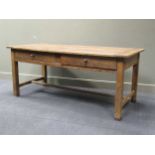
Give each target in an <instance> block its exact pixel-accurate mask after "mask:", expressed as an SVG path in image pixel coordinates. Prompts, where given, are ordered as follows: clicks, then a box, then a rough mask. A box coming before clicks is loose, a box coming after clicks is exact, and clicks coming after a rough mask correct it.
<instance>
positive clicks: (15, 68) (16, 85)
mask: <svg viewBox="0 0 155 155" xmlns="http://www.w3.org/2000/svg"><path fill="white" fill-rule="evenodd" d="M11 60H12V78H13V95H14V96H20V89H19V71H18V62H17V61H15V59H14V52H11Z"/></svg>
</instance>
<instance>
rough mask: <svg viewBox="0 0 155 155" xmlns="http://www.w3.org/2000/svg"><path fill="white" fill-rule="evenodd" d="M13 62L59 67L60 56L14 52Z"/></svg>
mask: <svg viewBox="0 0 155 155" xmlns="http://www.w3.org/2000/svg"><path fill="white" fill-rule="evenodd" d="M15 60H17V61H22V62H28V63H36V64H47V65H52V66H60V65H61V62H60V56H59V55H55V54H48V53H36V52H35V53H34V52H15Z"/></svg>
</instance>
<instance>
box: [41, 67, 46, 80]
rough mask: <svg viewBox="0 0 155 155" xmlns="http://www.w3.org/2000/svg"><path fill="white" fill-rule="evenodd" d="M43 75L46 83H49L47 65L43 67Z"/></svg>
mask: <svg viewBox="0 0 155 155" xmlns="http://www.w3.org/2000/svg"><path fill="white" fill-rule="evenodd" d="M42 75H43V77H44V80H43V81H44V82H45V83H47V66H46V65H42Z"/></svg>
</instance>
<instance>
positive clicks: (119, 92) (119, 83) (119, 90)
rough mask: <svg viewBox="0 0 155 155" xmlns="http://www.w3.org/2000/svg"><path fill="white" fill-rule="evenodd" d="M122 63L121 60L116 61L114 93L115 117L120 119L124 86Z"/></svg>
mask: <svg viewBox="0 0 155 155" xmlns="http://www.w3.org/2000/svg"><path fill="white" fill-rule="evenodd" d="M123 84H124V63H123V62H122V60H118V62H117V73H116V94H115V105H114V106H115V119H116V120H120V119H121V113H122V103H123V88H124V85H123Z"/></svg>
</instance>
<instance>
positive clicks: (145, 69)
mask: <svg viewBox="0 0 155 155" xmlns="http://www.w3.org/2000/svg"><path fill="white" fill-rule="evenodd" d="M154 41H155V20H104V19H103V20H93V19H92V20H61V19H59V20H0V76H1V77H0V78H4V77H6V76H9V77H10V72H11V62H10V52H9V49H6V46H7V45H10V44H26V43H40V42H41V43H52V44H82V45H102V46H119V47H140V48H144V49H145V52H144V53H142V55H141V59H140V76H139V83H142V84H140V85H143V86H144V87H150V88H154V86H155V72H154V63H155V60H154V58H155V52H154V49H155V43H154ZM20 72H21V73H24V74H26V75H27V74H34V75H38V74H40V68H39V67H38V66H36V65H25V64H22V65H21V66H20ZM130 73H131V72H130V70H129V71H127V73H126V78H125V79H126V81H130V77H131V76H130ZM26 75H23V76H24V77H26V78H28V77H29V76H28V75H27V76H26ZM49 75H56V76H65V77H66V76H67V77H78V78H82V79H94V81H95V80H96V79H98V80H101V79H103V80H114V79H115V76H114V74H112V73H108V74H107V73H106V74H105V73H104V72H103V73H101V72H100V73H98V72H90V71H88V72H86V71H78V70H68V69H51V68H50V69H49ZM61 82H64V83H70V84H74V81H72V80H71V81H70V80H61ZM76 83H77V84H78V85H80V84H82V85H83V83H82V82H81V83H80V82H76ZM84 84H85V85H87V86H101V84H100V83H98V82H91V81H89V82H87V83H86V82H84Z"/></svg>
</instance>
